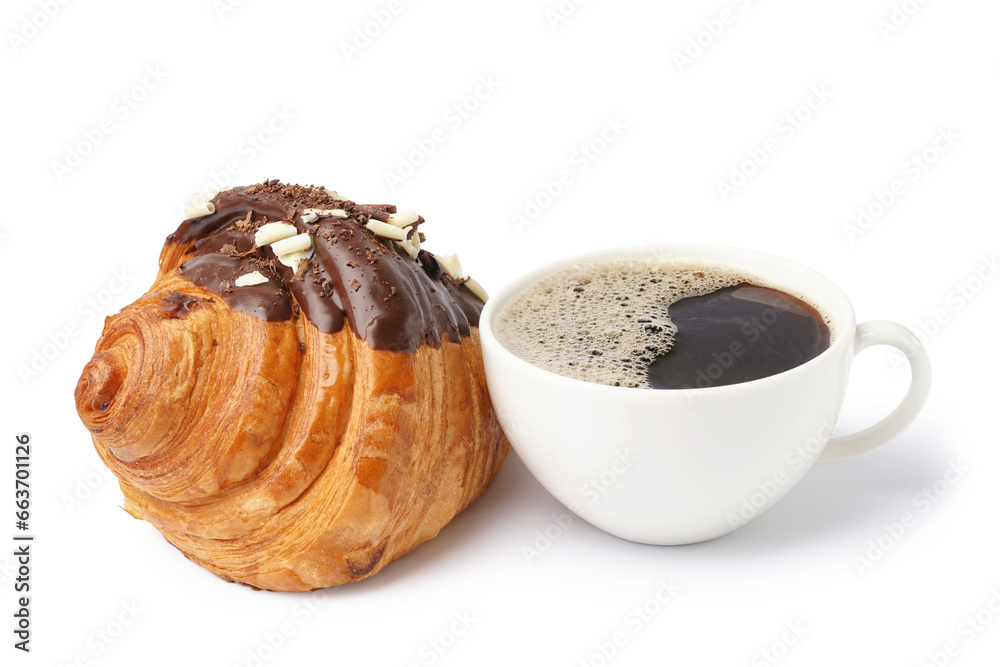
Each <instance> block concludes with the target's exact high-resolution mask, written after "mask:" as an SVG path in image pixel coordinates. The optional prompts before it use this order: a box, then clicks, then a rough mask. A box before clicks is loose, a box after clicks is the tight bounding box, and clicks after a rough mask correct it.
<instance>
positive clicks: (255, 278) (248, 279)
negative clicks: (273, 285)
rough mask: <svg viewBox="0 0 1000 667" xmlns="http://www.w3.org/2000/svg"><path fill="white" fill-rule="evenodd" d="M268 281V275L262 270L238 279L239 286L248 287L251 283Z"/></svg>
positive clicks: (257, 283) (260, 283)
mask: <svg viewBox="0 0 1000 667" xmlns="http://www.w3.org/2000/svg"><path fill="white" fill-rule="evenodd" d="M266 282H267V276H265V275H264V274H262V273H261V272H260V271H254V272H253V273H248V274H246V275H243V276H240V277H239V278H237V279H236V286H237V287H248V286H250V285H263V284H264V283H266Z"/></svg>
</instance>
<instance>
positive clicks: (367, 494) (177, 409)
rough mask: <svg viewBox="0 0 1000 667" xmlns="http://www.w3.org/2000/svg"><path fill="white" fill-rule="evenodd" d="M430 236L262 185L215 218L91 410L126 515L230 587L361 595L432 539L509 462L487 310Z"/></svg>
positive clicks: (311, 192)
mask: <svg viewBox="0 0 1000 667" xmlns="http://www.w3.org/2000/svg"><path fill="white" fill-rule="evenodd" d="M423 223H424V219H423V218H422V217H420V216H417V215H416V214H415V213H412V212H409V211H399V212H397V210H396V208H395V207H393V206H363V205H358V204H355V203H354V202H351V201H349V200H345V199H343V198H341V197H340V196H339V195H337V194H336V193H335V192H332V191H329V190H325V189H323V188H317V187H306V186H298V185H285V184H282V183H279V182H277V181H268V182H266V183H260V184H257V185H252V186H247V187H238V188H234V189H232V190H227V191H224V192H221V193H219V194H218V195H216V196H215V197H214V198H213V199H212V200H211V201H210V202H208V201H205V200H202V205H201V209H200V210H198V211H195V212H193V214H192V215H191V217H189V218H188V219H187V220H185V221H184V222H183V223H182V224H181V225H180V227H179V228H178V229H177V231H176V232H174V233H173V234H171V235H170V236H169V237H167V241H166V243H165V245H164V247H163V250H162V251H161V254H160V268H159V273H158V275H157V277H156V281H155V283H154V284H153V286H152V288H151V289H150V290H149V292H147V293H146V294H145V295H144V296H142V297H141V298H140V299H138V300H137V301H136V302H135V303H133V304H131V305H129V306H127V307H125V308H124V309H122V310H121V312H119V313H118V314H117V315H114V316H113V317H109V318H107V319H106V321H105V326H104V331H103V334H102V336H101V338H100V339H99V340H98V342H97V346H96V349H95V351H94V356H93V358H92V359H91V360H90V362H89V363H88V364H87V365H86V367H85V368H84V370H83V373H82V375H81V377H80V380H79V382H78V383H77V386H76V392H75V398H76V406H77V411H78V413H79V415H80V418H81V420H82V421H83V423H84V425H85V426H86V427H87V429H88V430H89V431H90V433H91V435H92V439H93V443H94V446H95V447H96V449H97V453H98V455H99V456H100V457H101V459H102V460H103V461H104V463H105V464H106V465H107V466H108V468H110V469H111V471H112V472H113V473H114V474H115V475H116V476H117V477H118V479H119V481H120V485H121V490H122V492H123V494H124V496H125V502H124V509H125V510H126V511H127V512H129V514H131V515H132V516H134V517H135V518H138V519H144V520H146V521H148V522H150V523H151V524H153V525H154V526H155V527H156V528H157V529H158V530H159V531H160V533H162V535H163V536H164V537H165V538H166V539H167V540H168V541H169V542H170V543H171V544H173V545H174V546H176V547H177V548H178V549H179V550H180V551H181V552H182V553H184V555H186V556H187V557H188V558H190V559H191V560H193V561H195V562H196V563H199V564H201V565H202V566H204V567H205V568H207V569H208V570H210V571H211V572H213V573H215V574H217V575H219V576H220V577H222V578H223V579H225V580H227V581H235V582H240V583H243V584H247V585H250V586H253V587H255V588H263V589H270V590H279V591H305V590H312V589H316V588H324V587H328V586H335V585H339V584H343V583H347V582H352V581H357V580H360V579H363V578H365V577H368V576H371V575H372V574H375V573H376V572H378V571H380V570H381V569H382V568H383V567H385V566H386V565H387V564H388V563H390V562H392V561H393V560H395V559H397V558H399V557H400V556H402V555H404V554H406V553H408V552H410V551H412V550H413V549H415V548H416V547H417V546H419V545H420V544H422V543H423V542H425V541H427V540H429V539H431V538H433V537H435V536H436V535H437V534H438V531H440V530H441V528H442V527H443V526H444V525H445V524H447V523H448V522H449V521H450V520H451V519H452V518H453V517H454V516H455V515H456V514H458V513H459V512H461V511H462V510H463V509H464V508H465V507H466V506H468V505H469V503H471V502H472V501H473V500H475V499H476V498H477V497H478V496H479V495H480V494H481V493H482V492H483V491H484V490H485V489H486V487H487V486H488V485H489V483H490V482H491V481H492V479H493V478H494V476H495V475H496V474H497V472H498V471H499V470H500V466H501V465H502V464H503V461H504V458H505V456H506V454H507V451H508V443H507V441H506V439H505V438H504V436H503V433H502V431H501V430H500V427H499V425H498V423H497V420H496V417H495V415H494V413H493V408H492V406H491V404H490V400H489V395H488V393H487V389H486V381H485V378H484V374H483V365H482V359H481V355H480V347H479V332H478V326H477V325H478V319H479V312H480V310H481V309H482V306H483V302H484V300H485V293H484V292H483V291H482V288H481V287H480V286H479V285H478V283H476V282H475V281H474V280H472V279H470V278H468V277H467V276H464V275H462V270H461V267H460V265H459V264H458V262H457V258H454V256H452V257H449V258H446V257H441V258H438V257H435V256H434V255H433V254H431V253H429V252H427V251H426V250H424V249H422V248H421V247H420V244H421V241H422V240H423V234H422V233H421V232H420V231H419V228H420V227H421V226H422V225H423Z"/></svg>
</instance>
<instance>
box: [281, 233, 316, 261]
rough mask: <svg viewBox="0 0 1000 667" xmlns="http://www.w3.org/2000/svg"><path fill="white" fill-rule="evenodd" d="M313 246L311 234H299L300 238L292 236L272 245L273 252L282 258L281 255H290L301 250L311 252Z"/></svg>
mask: <svg viewBox="0 0 1000 667" xmlns="http://www.w3.org/2000/svg"><path fill="white" fill-rule="evenodd" d="M312 244H313V242H312V236H310V235H309V234H299V235H298V236H291V237H288V238H284V239H282V240H280V241H275V242H274V243H272V244H271V250H273V251H274V254H275V255H278V256H279V257H280V256H281V255H288V254H291V253H293V252H299V251H301V250H309V249H311V248H312Z"/></svg>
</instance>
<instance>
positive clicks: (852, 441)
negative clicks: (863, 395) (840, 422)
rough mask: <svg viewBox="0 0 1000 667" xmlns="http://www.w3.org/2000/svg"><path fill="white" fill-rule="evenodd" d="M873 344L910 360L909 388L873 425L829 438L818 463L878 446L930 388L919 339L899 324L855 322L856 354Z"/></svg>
mask: <svg viewBox="0 0 1000 667" xmlns="http://www.w3.org/2000/svg"><path fill="white" fill-rule="evenodd" d="M873 345H891V346H893V347H895V348H896V349H898V350H899V351H900V352H902V353H903V354H905V355H906V359H907V361H909V363H910V375H911V377H910V389H909V390H908V391H907V392H906V396H904V397H903V400H902V402H900V404H899V405H898V406H897V407H896V409H895V410H893V411H892V412H891V413H890V414H889V416H888V417H886V418H885V419H883V420H882V421H880V422H878V423H877V424H875V425H874V426H869V427H868V428H866V429H864V430H862V431H858V432H857V433H851V434H850V435H841V436H837V437H836V438H832V439H831V440H830V442H828V443H827V444H826V447H825V448H824V449H823V453H822V454H820V457H819V459H818V462H819V463H833V462H834V461H846V460H847V459H851V458H854V457H855V456H860V455H861V454H865V453H867V452H870V451H872V450H873V449H876V448H878V447H881V446H882V445H884V444H885V443H887V442H888V441H889V440H890V439H891V438H893V437H894V436H895V435H896V434H898V433H899V432H900V431H902V430H903V429H904V428H906V427H907V425H909V423H910V422H912V421H913V420H914V418H916V416H917V413H919V412H920V409H921V408H922V407H924V403H925V402H926V401H927V394H928V393H930V389H931V362H930V359H929V358H928V357H927V350H925V349H924V346H923V345H921V343H920V341H919V340H917V337H916V336H915V335H914V334H913V332H912V331H910V330H909V329H907V328H906V327H904V326H903V325H901V324H896V323H895V322H885V321H872V322H863V323H861V324H859V325H858V327H857V332H856V333H855V336H854V346H855V347H854V352H855V354H857V353H858V352H861V351H862V350H864V349H865V348H868V347H872V346H873Z"/></svg>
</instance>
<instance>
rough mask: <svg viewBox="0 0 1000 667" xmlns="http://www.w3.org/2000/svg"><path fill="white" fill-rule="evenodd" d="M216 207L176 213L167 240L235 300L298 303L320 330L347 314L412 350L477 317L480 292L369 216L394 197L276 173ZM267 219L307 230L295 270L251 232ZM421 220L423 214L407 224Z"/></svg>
mask: <svg viewBox="0 0 1000 667" xmlns="http://www.w3.org/2000/svg"><path fill="white" fill-rule="evenodd" d="M212 203H213V204H214V205H215V212H214V213H212V214H210V215H207V216H204V217H201V218H195V219H190V220H185V221H184V222H183V223H181V225H180V227H178V228H177V231H175V232H174V233H173V234H171V235H170V236H168V237H167V243H168V244H169V243H173V244H178V245H182V246H185V248H186V250H185V251H184V254H185V255H186V256H187V259H185V261H184V262H183V263H182V264H181V265H180V269H179V271H180V273H181V274H182V275H183V276H184V277H185V278H187V279H188V280H190V281H191V282H193V283H195V284H196V285H198V286H200V287H203V288H204V289H207V290H210V291H212V292H215V293H216V294H218V295H219V296H220V297H222V299H224V300H225V301H226V303H228V304H229V306H230V308H232V309H233V310H238V311H241V312H244V313H247V314H249V315H254V316H255V317H260V318H262V319H265V320H271V321H281V320H288V319H289V318H291V317H298V313H299V311H300V310H301V312H302V313H303V314H304V315H305V316H306V318H307V319H308V320H309V321H310V322H312V323H313V325H314V326H316V328H317V329H319V330H320V331H322V332H323V333H335V332H337V331H340V330H341V329H342V328H343V327H344V323H345V322H346V323H347V324H348V325H350V327H351V329H352V330H353V331H354V332H355V333H356V334H357V335H358V337H360V338H361V339H362V340H365V341H367V342H368V344H369V345H370V346H371V347H372V348H376V349H385V350H393V351H399V352H414V351H415V350H416V349H417V347H419V346H420V345H423V344H428V345H432V346H434V347H437V346H439V345H440V344H441V336H442V335H443V334H444V333H446V332H447V333H448V334H449V338H450V339H451V340H453V341H456V342H457V341H458V337H459V336H467V335H469V333H470V332H471V327H473V326H477V325H478V324H479V313H480V311H481V310H482V308H483V302H482V300H480V298H479V297H478V296H476V295H475V294H474V293H473V292H472V291H471V290H469V289H468V288H467V287H466V286H465V285H463V284H458V281H454V280H453V279H452V277H451V276H449V275H448V273H447V272H446V271H445V270H444V268H443V266H442V265H441V264H440V262H438V260H437V258H436V257H434V255H432V254H431V253H429V252H427V251H426V250H421V251H420V253H419V254H418V255H417V257H416V259H413V258H411V257H410V256H409V255H408V254H407V253H406V251H405V250H403V249H402V248H401V247H399V246H398V245H397V244H396V243H395V242H394V241H392V240H389V239H385V238H382V237H379V236H376V235H375V234H373V233H372V232H371V231H369V230H368V229H367V228H366V227H365V225H366V224H367V222H368V220H369V219H371V218H375V219H378V220H382V221H383V222H385V221H386V220H388V217H389V215H390V214H392V213H395V212H396V208H395V207H394V206H388V205H385V206H382V205H366V206H362V205H358V204H355V203H354V202H352V201H347V200H340V199H335V198H334V197H332V196H330V195H329V194H328V193H327V192H326V191H325V190H323V189H322V188H315V187H307V186H301V185H285V184H282V183H279V182H278V181H276V180H273V181H267V182H266V183H259V184H257V185H250V186H244V187H238V188H233V189H232V190H226V191H224V192H220V193H219V194H218V195H216V197H215V198H214V199H213V200H212ZM310 208H315V209H341V210H343V211H344V212H345V213H346V214H347V216H348V217H346V218H340V217H329V216H323V217H319V218H318V219H316V220H314V221H312V222H309V223H306V222H303V221H302V211H303V210H305V209H310ZM268 222H286V223H288V224H293V225H295V227H296V229H298V231H299V233H303V232H308V233H309V234H310V236H312V240H313V247H314V251H313V254H312V256H311V257H310V258H309V259H307V260H303V261H302V262H301V263H300V264H299V266H298V270H297V271H293V270H292V269H291V268H289V267H287V266H285V265H283V264H282V263H281V262H279V261H278V259H277V257H276V256H275V254H274V252H273V251H272V250H271V248H270V247H263V248H258V247H257V246H256V244H255V243H254V235H255V234H256V232H257V230H258V229H260V227H261V226H263V225H264V224H266V223H268ZM423 222H424V220H423V218H420V219H419V220H418V221H417V223H416V224H415V225H413V227H411V228H410V229H411V230H414V231H412V232H411V233H413V234H419V233H420V232H418V231H416V228H417V227H418V226H419V225H421V224H422V223H423ZM254 271H259V272H260V273H261V274H262V275H264V276H265V277H267V279H268V281H267V282H266V283H263V284H260V285H252V286H245V287H237V286H236V279H237V278H239V277H240V276H243V275H245V274H248V273H252V272H254Z"/></svg>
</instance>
